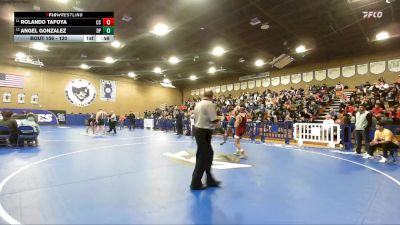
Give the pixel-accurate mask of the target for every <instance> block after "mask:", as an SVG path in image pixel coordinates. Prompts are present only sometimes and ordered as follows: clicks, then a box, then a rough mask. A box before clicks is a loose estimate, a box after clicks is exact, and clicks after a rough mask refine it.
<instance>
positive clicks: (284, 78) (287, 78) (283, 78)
mask: <svg viewBox="0 0 400 225" xmlns="http://www.w3.org/2000/svg"><path fill="white" fill-rule="evenodd" d="M289 83H290V75H285V76H281V84H283V85H287V84H289Z"/></svg>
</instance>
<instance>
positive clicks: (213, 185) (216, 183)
mask: <svg viewBox="0 0 400 225" xmlns="http://www.w3.org/2000/svg"><path fill="white" fill-rule="evenodd" d="M220 185H221V181H217V180H214V181H212V182H207V186H208V187H219V186H220Z"/></svg>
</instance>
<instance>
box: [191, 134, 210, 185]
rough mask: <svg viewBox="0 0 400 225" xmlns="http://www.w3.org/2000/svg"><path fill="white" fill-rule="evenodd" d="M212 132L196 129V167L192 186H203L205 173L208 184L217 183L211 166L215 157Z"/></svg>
mask: <svg viewBox="0 0 400 225" xmlns="http://www.w3.org/2000/svg"><path fill="white" fill-rule="evenodd" d="M211 135H212V131H211V130H209V129H202V128H196V134H195V138H196V143H197V153H196V165H195V167H194V171H193V175H192V183H191V185H192V186H194V187H199V186H201V185H202V182H201V178H202V177H203V174H204V172H206V174H207V183H213V182H215V180H214V178H213V176H212V174H211V165H212V161H213V157H214V151H213V149H212V147H211Z"/></svg>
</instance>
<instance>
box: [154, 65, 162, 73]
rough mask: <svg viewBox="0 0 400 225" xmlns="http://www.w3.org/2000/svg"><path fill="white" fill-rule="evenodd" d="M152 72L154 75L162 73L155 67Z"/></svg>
mask: <svg viewBox="0 0 400 225" xmlns="http://www.w3.org/2000/svg"><path fill="white" fill-rule="evenodd" d="M153 72H154V73H157V74H161V73H162V70H161V68H160V67H156V68H154V70H153Z"/></svg>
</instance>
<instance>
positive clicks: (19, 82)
mask: <svg viewBox="0 0 400 225" xmlns="http://www.w3.org/2000/svg"><path fill="white" fill-rule="evenodd" d="M0 87H11V88H24V76H20V75H12V74H6V73H0Z"/></svg>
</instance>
